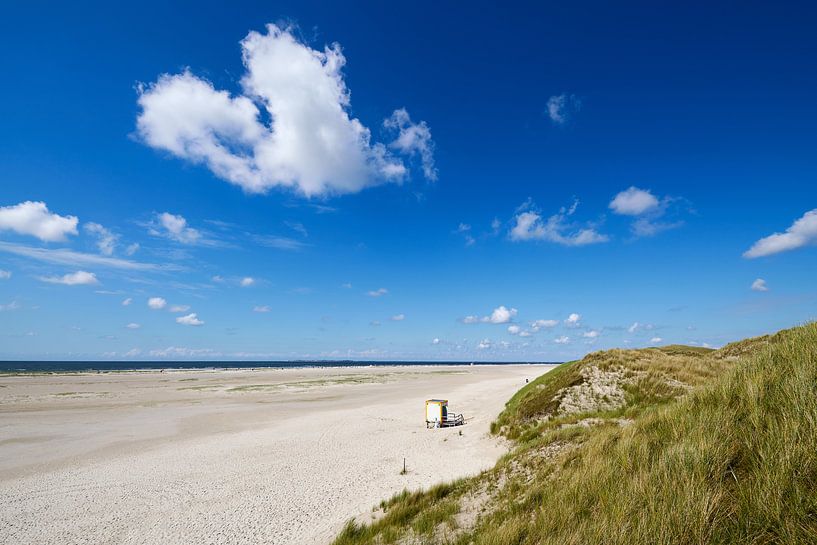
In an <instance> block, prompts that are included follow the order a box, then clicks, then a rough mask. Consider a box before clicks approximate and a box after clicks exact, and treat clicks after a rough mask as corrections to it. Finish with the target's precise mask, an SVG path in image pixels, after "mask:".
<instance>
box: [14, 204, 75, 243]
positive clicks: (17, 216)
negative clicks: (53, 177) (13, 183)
mask: <svg viewBox="0 0 817 545" xmlns="http://www.w3.org/2000/svg"><path fill="white" fill-rule="evenodd" d="M77 223H79V220H78V219H77V217H76V216H60V215H59V214H53V213H51V212H49V211H48V207H47V206H46V204H45V203H44V202H42V201H38V202H34V201H25V202H21V203H20V204H16V205H13V206H3V207H0V231H3V230H10V231H14V232H15V233H19V234H21V235H31V236H34V237H37V238H38V239H40V240H42V241H44V242H58V241H63V240H65V239H66V237H67V235H76V234H77Z"/></svg>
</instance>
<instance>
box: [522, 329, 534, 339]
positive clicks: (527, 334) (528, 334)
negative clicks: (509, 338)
mask: <svg viewBox="0 0 817 545" xmlns="http://www.w3.org/2000/svg"><path fill="white" fill-rule="evenodd" d="M532 335H533V333H531V332H530V331H528V330H527V329H526V330H524V331H520V332H519V336H520V337H530V336H532Z"/></svg>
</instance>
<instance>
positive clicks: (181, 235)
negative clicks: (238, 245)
mask: <svg viewBox="0 0 817 545" xmlns="http://www.w3.org/2000/svg"><path fill="white" fill-rule="evenodd" d="M149 231H150V234H151V235H155V236H161V237H165V238H169V239H170V240H175V241H176V242H181V243H182V244H199V243H201V242H208V243H210V242H212V241H208V240H206V239H204V238H203V237H202V234H201V232H200V231H199V230H198V229H193V228H192V227H189V226H188V225H187V220H186V219H185V218H184V217H183V216H180V215H178V214H171V213H170V212H162V213H161V214H156V218H155V220H154V222H153V223H151V224H150V229H149Z"/></svg>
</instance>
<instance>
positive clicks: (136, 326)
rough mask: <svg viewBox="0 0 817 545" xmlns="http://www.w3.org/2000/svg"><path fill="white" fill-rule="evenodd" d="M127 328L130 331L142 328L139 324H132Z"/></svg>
mask: <svg viewBox="0 0 817 545" xmlns="http://www.w3.org/2000/svg"><path fill="white" fill-rule="evenodd" d="M125 327H127V328H128V329H139V328H140V327H142V326H141V325H139V324H137V323H134V322H131V323H129V324H128V325H126V326H125Z"/></svg>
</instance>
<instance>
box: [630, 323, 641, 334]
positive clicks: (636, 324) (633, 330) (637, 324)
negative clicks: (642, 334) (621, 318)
mask: <svg viewBox="0 0 817 545" xmlns="http://www.w3.org/2000/svg"><path fill="white" fill-rule="evenodd" d="M639 327H641V324H639V323H638V322H633V325H631V326H630V327H628V328H627V331H628V332H629V333H635V332H636V331H638V328H639Z"/></svg>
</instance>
